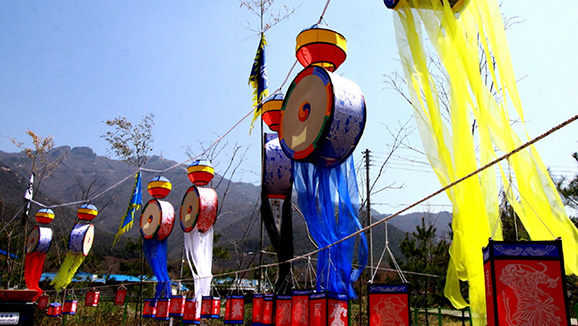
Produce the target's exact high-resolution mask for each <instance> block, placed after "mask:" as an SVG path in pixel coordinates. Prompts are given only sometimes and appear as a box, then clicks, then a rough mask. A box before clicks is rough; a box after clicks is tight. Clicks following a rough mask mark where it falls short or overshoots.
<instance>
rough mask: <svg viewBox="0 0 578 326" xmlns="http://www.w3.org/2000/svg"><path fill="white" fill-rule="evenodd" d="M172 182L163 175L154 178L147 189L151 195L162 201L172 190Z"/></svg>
mask: <svg viewBox="0 0 578 326" xmlns="http://www.w3.org/2000/svg"><path fill="white" fill-rule="evenodd" d="M172 187H173V186H172V185H171V182H170V181H169V179H167V178H165V177H163V176H162V175H159V176H156V177H154V178H153V179H152V180H151V181H150V182H149V184H148V186H147V189H148V192H149V194H151V196H153V197H154V198H157V199H161V198H165V197H166V196H167V195H168V194H169V193H170V192H171V189H172Z"/></svg>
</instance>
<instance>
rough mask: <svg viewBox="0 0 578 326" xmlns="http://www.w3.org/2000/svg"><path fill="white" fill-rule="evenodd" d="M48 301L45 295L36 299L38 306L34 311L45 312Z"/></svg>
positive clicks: (48, 298)
mask: <svg viewBox="0 0 578 326" xmlns="http://www.w3.org/2000/svg"><path fill="white" fill-rule="evenodd" d="M49 300H50V297H49V296H47V295H46V294H43V295H41V296H40V297H39V298H38V306H37V307H36V309H38V310H45V309H46V308H48V301H49Z"/></svg>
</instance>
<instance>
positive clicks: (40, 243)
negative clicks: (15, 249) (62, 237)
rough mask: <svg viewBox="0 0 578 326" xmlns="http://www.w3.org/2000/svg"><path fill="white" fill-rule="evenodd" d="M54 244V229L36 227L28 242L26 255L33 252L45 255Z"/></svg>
mask: <svg viewBox="0 0 578 326" xmlns="http://www.w3.org/2000/svg"><path fill="white" fill-rule="evenodd" d="M51 243H52V229H50V228H45V227H41V226H35V227H34V228H33V229H32V231H30V235H29V236H28V240H27V241H26V253H27V254H31V253H33V252H38V253H41V254H45V253H47V252H48V249H50V244H51Z"/></svg>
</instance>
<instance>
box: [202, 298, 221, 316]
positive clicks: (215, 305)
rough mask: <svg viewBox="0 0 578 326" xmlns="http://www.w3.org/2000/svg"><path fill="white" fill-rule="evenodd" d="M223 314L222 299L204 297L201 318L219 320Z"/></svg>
mask: <svg viewBox="0 0 578 326" xmlns="http://www.w3.org/2000/svg"><path fill="white" fill-rule="evenodd" d="M220 314H221V298H219V297H211V296H203V301H202V303H201V318H210V319H218V318H219V316H220Z"/></svg>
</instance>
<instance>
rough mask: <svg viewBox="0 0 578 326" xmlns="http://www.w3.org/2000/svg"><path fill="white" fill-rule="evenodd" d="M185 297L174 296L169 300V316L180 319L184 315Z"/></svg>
mask: <svg viewBox="0 0 578 326" xmlns="http://www.w3.org/2000/svg"><path fill="white" fill-rule="evenodd" d="M186 299H187V298H186V297H185V296H182V295H175V296H173V297H172V298H171V306H170V309H169V316H171V317H182V316H183V315H184V314H185V301H186Z"/></svg>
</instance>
